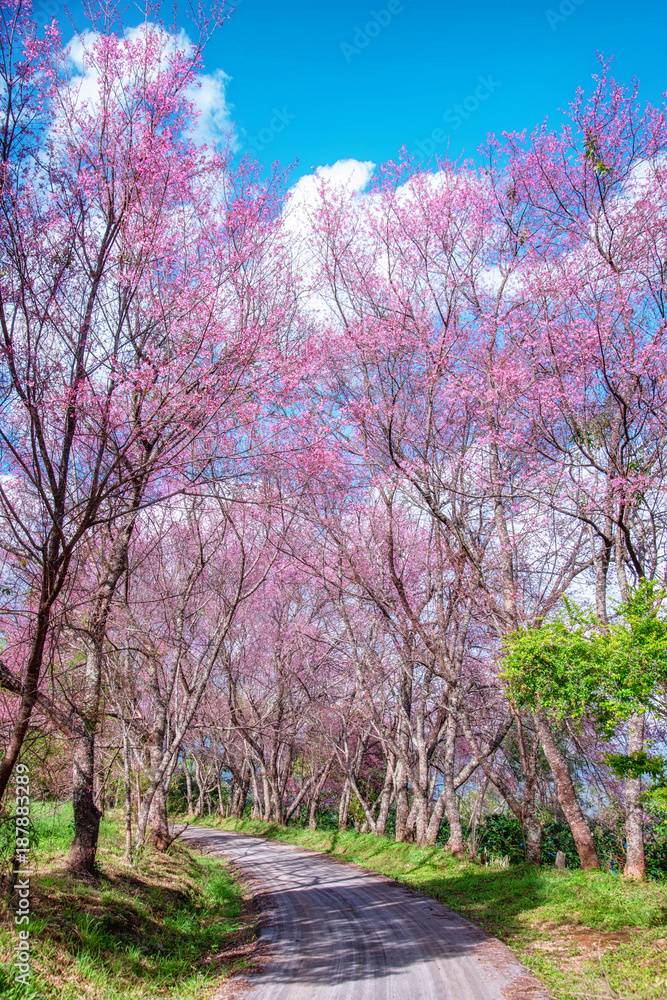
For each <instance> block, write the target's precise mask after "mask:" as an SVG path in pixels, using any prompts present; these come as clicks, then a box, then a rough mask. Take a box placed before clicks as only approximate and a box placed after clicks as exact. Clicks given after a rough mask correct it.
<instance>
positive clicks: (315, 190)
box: [284, 160, 375, 235]
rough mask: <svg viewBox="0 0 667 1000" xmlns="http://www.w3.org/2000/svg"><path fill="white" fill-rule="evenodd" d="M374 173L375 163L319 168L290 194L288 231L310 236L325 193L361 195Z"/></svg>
mask: <svg viewBox="0 0 667 1000" xmlns="http://www.w3.org/2000/svg"><path fill="white" fill-rule="evenodd" d="M374 170H375V164H374V163H371V162H370V161H369V160H364V161H362V160H337V162H336V163H334V164H333V165H332V166H329V165H327V166H321V167H317V169H316V170H315V173H314V174H307V175H306V176H305V177H301V178H299V180H298V181H297V182H296V184H295V185H294V187H292V188H290V191H289V198H288V201H287V206H286V208H285V215H284V218H285V226H286V228H287V229H288V230H289V231H290V232H293V233H295V234H297V233H300V234H302V235H307V234H308V232H309V230H310V229H311V227H312V217H313V213H314V212H316V211H317V209H318V207H319V206H320V205H321V203H322V195H323V193H324V192H327V193H331V192H335V193H336V194H340V195H342V194H345V195H346V196H351V195H353V194H359V193H360V192H362V191H363V190H364V189H365V188H366V187H367V186H368V183H369V181H370V179H371V177H372V176H373V171H374Z"/></svg>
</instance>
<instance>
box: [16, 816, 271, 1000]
mask: <svg viewBox="0 0 667 1000" xmlns="http://www.w3.org/2000/svg"><path fill="white" fill-rule="evenodd" d="M33 820H34V823H35V832H36V834H37V845H36V847H35V848H34V849H33V851H32V854H31V861H32V863H33V867H34V868H35V869H36V874H35V875H34V876H32V878H31V921H30V940H31V946H32V948H31V951H32V973H33V974H32V980H31V988H30V989H28V990H26V989H25V988H24V987H23V986H18V987H17V986H16V984H15V981H14V970H13V969H12V963H13V960H14V956H13V953H14V950H15V947H16V934H15V931H14V928H13V926H12V916H13V908H11V907H8V905H7V900H6V899H5V900H3V902H2V904H1V905H0V920H1V923H0V996H3V997H7V998H10V1000H19V998H20V1000H37V998H38V997H39V998H43V1000H51V998H52V997H53V998H55V997H58V998H62V1000H78V998H80V997H86V998H90V1000H121V998H131V1000H156V998H158V997H170V998H174V1000H195V998H197V1000H204V998H206V997H208V996H210V994H211V993H212V992H213V990H214V988H218V987H219V985H220V983H221V981H222V979H223V978H224V977H225V976H226V975H228V974H229V973H230V972H232V971H236V970H237V969H239V968H242V967H243V966H244V965H245V964H247V958H246V956H247V953H248V952H249V951H251V950H252V941H253V940H254V937H255V911H254V906H253V905H252V902H251V900H250V897H249V894H248V893H247V891H245V890H244V888H243V886H242V885H241V884H240V883H239V881H238V880H237V879H236V877H235V876H234V874H233V872H232V871H231V869H230V868H229V867H227V866H226V865H225V864H224V863H222V862H221V861H220V860H219V859H213V858H207V857H204V856H203V855H201V854H199V853H196V852H193V851H191V850H189V849H187V848H186V847H185V846H183V845H181V844H179V842H178V841H177V842H176V843H175V844H173V845H172V847H171V848H170V849H169V851H168V852H167V853H166V854H158V853H157V852H156V851H155V850H153V848H146V849H145V850H144V851H143V852H142V853H141V855H140V856H139V857H137V858H136V859H135V860H134V862H133V864H129V863H128V862H126V861H125V860H124V858H123V844H122V838H121V834H120V830H119V827H118V825H117V824H116V823H115V822H113V820H112V819H105V820H104V821H103V824H102V831H101V837H100V850H99V853H98V863H99V878H97V879H93V880H84V879H79V878H75V877H73V876H72V875H70V874H69V873H68V872H67V870H66V860H67V850H68V847H69V843H70V841H71V839H72V825H71V808H69V809H68V808H67V807H65V808H52V809H49V808H48V807H46V806H37V807H36V808H35V809H33Z"/></svg>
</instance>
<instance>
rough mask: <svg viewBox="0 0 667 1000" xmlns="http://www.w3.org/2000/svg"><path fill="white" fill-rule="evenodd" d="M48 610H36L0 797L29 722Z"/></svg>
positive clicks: (1, 765)
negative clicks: (33, 629) (33, 631)
mask: <svg viewBox="0 0 667 1000" xmlns="http://www.w3.org/2000/svg"><path fill="white" fill-rule="evenodd" d="M50 614H51V605H50V604H48V605H46V606H40V608H39V610H38V612H37V616H36V621H35V633H34V635H33V639H32V646H31V649H30V656H29V658H28V665H27V668H26V673H25V680H24V682H23V685H22V688H21V704H20V706H19V711H18V715H17V718H16V722H15V723H14V728H13V729H12V732H11V735H10V737H9V742H8V743H7V749H6V750H5V755H4V757H3V760H2V763H0V801H2V797H3V795H4V794H5V791H6V790H7V785H8V784H9V779H10V778H11V776H12V771H13V770H14V767H15V765H16V762H17V760H18V759H19V755H20V753H21V748H22V746H23V741H24V740H25V736H26V733H27V732H28V726H29V725H30V716H31V714H32V710H33V708H34V706H35V702H36V701H37V692H38V685H39V675H40V672H41V669H42V660H43V659H44V647H45V645H46V637H47V634H48V628H49V618H50Z"/></svg>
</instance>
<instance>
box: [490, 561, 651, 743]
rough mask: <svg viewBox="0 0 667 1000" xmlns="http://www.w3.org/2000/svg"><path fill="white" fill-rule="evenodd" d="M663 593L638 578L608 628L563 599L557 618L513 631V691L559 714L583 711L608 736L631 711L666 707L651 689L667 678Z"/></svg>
mask: <svg viewBox="0 0 667 1000" xmlns="http://www.w3.org/2000/svg"><path fill="white" fill-rule="evenodd" d="M666 596H667V591H665V590H664V589H663V588H660V587H658V586H657V585H656V584H655V583H653V582H651V581H645V580H644V581H641V582H640V583H639V584H638V586H637V587H636V588H635V589H634V591H633V592H632V595H631V597H630V599H629V600H628V601H627V602H626V603H625V604H621V605H620V607H619V608H618V609H617V621H616V622H615V623H614V624H611V625H609V626H607V627H603V626H602V625H601V624H600V623H599V621H598V620H597V618H596V616H595V615H594V613H593V612H592V611H590V610H588V609H584V608H579V607H578V606H577V605H576V604H574V603H573V602H572V601H568V600H567V599H564V611H563V612H562V613H561V614H560V615H559V616H558V617H556V618H554V619H552V620H550V621H545V622H543V623H542V624H541V625H539V626H538V627H536V628H530V629H528V628H527V629H519V630H518V631H517V632H514V633H513V634H512V635H510V636H508V638H507V640H506V647H505V655H504V657H503V677H504V679H505V683H506V686H507V690H508V693H509V695H510V697H511V698H512V699H513V700H514V701H515V702H516V703H517V704H522V705H525V706H527V707H529V708H538V707H541V708H545V709H547V710H548V711H549V712H550V713H551V714H553V715H554V716H555V717H556V718H563V717H565V716H569V717H571V718H575V719H576V718H580V717H582V716H584V715H585V716H586V717H588V718H589V719H591V721H592V722H593V723H594V724H595V725H596V727H597V728H598V730H599V731H600V732H602V734H603V735H605V736H610V735H611V734H612V733H613V731H614V730H615V728H616V727H617V725H618V724H619V722H621V721H623V720H625V719H627V718H629V717H630V715H632V713H633V712H636V711H645V710H646V709H651V710H653V711H659V712H662V713H664V706H660V705H659V704H658V702H657V701H656V700H655V697H654V696H655V692H656V689H657V687H658V685H660V684H664V683H665V682H667V621H666V620H665V618H664V615H663V614H662V602H663V601H664V599H665V597H666Z"/></svg>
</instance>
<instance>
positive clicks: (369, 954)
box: [184, 827, 548, 1000]
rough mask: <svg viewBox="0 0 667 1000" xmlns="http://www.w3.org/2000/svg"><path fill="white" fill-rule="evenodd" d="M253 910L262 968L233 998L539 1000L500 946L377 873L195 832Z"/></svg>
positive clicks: (239, 983) (267, 843) (542, 999)
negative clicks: (238, 879)
mask: <svg viewBox="0 0 667 1000" xmlns="http://www.w3.org/2000/svg"><path fill="white" fill-rule="evenodd" d="M184 838H185V839H187V840H195V841H197V842H199V843H201V844H202V845H203V846H204V847H205V848H206V849H207V850H208V851H211V852H213V853H218V854H223V855H224V856H225V857H227V858H229V859H230V860H231V861H233V862H234V864H235V865H237V866H238V868H239V869H240V870H241V872H242V873H243V874H244V876H246V877H247V878H248V879H249V880H250V882H251V884H252V885H253V888H254V890H255V892H256V894H257V896H258V903H259V905H260V908H261V911H262V917H261V921H260V927H261V930H260V941H261V942H264V943H265V952H268V954H267V956H266V957H267V961H266V962H265V963H264V964H263V967H262V969H261V970H260V971H259V972H258V973H257V974H256V975H253V976H252V977H251V978H246V979H244V980H240V979H239V980H236V981H232V990H231V992H229V987H228V989H227V992H226V993H224V994H223V995H224V996H233V997H234V1000H548V994H547V993H546V992H545V989H544V987H543V986H542V985H541V984H540V983H538V981H537V980H536V979H535V978H534V977H533V976H531V974H530V973H529V972H528V971H527V969H526V968H525V967H524V966H522V965H521V963H520V962H519V961H518V959H517V958H516V957H515V956H514V955H513V954H512V952H511V951H510V950H509V948H507V947H506V946H505V945H503V944H501V942H500V941H498V940H497V939H496V938H492V937H490V936H489V935H488V934H486V933H485V932H484V931H482V930H481V929H480V928H478V927H476V926H475V925H474V924H471V923H470V922H469V921H468V920H465V919H464V918H463V917H460V916H459V915H458V914H456V913H454V912H452V910H448V909H447V908H446V907H444V906H441V905H440V904H439V903H436V902H435V901H434V900H432V899H428V898H427V897H426V896H422V895H421V894H420V893H417V892H414V891H413V890H411V889H406V888H404V887H403V886H400V885H397V884H396V883H395V882H392V881H390V880H389V879H387V878H385V877H384V876H382V875H374V874H372V873H370V872H367V871H365V870H364V869H362V868H358V867H357V866H356V865H352V864H346V863H343V862H340V861H336V860H333V859H332V858H330V857H327V856H326V855H322V854H316V853H314V852H311V851H306V850H303V849H302V848H297V847H293V846H291V845H288V844H280V843H277V842H275V841H271V840H264V839H263V838H260V837H247V836H241V835H240V834H236V833H228V832H224V831H220V830H212V829H208V828H205V827H190V828H189V829H188V830H186V832H185V834H184Z"/></svg>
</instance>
